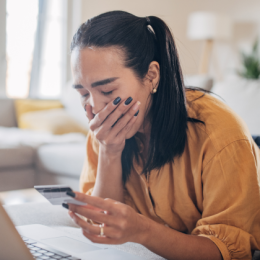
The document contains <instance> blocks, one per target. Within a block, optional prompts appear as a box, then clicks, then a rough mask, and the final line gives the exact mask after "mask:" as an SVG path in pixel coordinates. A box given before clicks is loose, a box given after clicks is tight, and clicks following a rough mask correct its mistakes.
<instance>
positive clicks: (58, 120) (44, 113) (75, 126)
mask: <svg viewBox="0 0 260 260" xmlns="http://www.w3.org/2000/svg"><path fill="white" fill-rule="evenodd" d="M20 122H22V124H23V127H24V128H26V129H31V130H35V131H41V132H49V133H52V134H54V135H63V134H68V133H82V134H84V135H87V132H88V131H87V130H86V129H85V128H84V127H82V126H81V124H79V123H78V122H77V121H76V120H75V119H74V118H73V117H72V116H71V115H70V114H69V113H68V112H67V111H66V110H65V109H64V108H58V109H48V110H41V111H35V112H28V113H24V114H23V115H22V116H21V117H20Z"/></svg>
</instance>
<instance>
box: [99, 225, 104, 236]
mask: <svg viewBox="0 0 260 260" xmlns="http://www.w3.org/2000/svg"><path fill="white" fill-rule="evenodd" d="M99 227H100V236H101V237H102V236H104V223H103V224H100V225H99Z"/></svg>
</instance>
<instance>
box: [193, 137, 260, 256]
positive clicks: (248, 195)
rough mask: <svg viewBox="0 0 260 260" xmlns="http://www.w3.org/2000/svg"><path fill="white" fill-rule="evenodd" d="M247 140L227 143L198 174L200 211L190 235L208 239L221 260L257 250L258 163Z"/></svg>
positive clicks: (259, 222) (259, 233) (259, 221)
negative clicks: (199, 217) (201, 199)
mask: <svg viewBox="0 0 260 260" xmlns="http://www.w3.org/2000/svg"><path fill="white" fill-rule="evenodd" d="M256 149H258V148H256V146H254V145H253V144H252V143H251V142H250V141H248V140H247V139H242V140H238V141H235V142H233V143H230V144H229V145H227V146H226V147H225V148H223V149H222V150H221V151H219V152H218V153H217V154H216V155H215V156H214V157H213V158H212V159H211V160H210V161H209V162H208V163H207V164H206V166H205V167H204V169H203V171H202V184H203V212H202V218H201V219H200V220H199V221H198V222H197V223H196V227H195V229H194V230H193V231H192V233H191V234H192V235H198V236H204V237H207V238H209V239H211V240H212V241H213V242H214V243H215V244H216V246H217V247H218V249H219V250H220V252H221V254H222V257H223V259H224V260H231V259H252V252H253V251H254V250H255V249H257V248H260V190H259V185H260V183H259V174H260V173H259V161H258V159H257V158H259V154H258V156H256V153H258V152H259V150H258V151H256Z"/></svg>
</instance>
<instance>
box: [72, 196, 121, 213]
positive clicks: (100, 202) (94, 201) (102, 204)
mask: <svg viewBox="0 0 260 260" xmlns="http://www.w3.org/2000/svg"><path fill="white" fill-rule="evenodd" d="M73 193H74V194H75V197H74V199H76V200H79V201H81V202H85V203H87V204H90V205H92V206H94V207H96V208H100V209H103V210H105V211H113V210H114V209H115V205H114V203H115V202H116V201H115V200H112V199H103V198H99V197H95V196H89V195H87V194H85V193H81V192H76V191H74V192H73Z"/></svg>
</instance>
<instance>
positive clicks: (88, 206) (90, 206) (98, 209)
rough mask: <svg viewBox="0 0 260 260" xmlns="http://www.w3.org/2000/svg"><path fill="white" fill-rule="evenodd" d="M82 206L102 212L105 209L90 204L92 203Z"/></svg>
mask: <svg viewBox="0 0 260 260" xmlns="http://www.w3.org/2000/svg"><path fill="white" fill-rule="evenodd" d="M82 207H84V208H87V209H92V210H95V211H100V212H103V211H104V210H103V209H100V208H97V207H94V206H92V205H90V204H87V205H82Z"/></svg>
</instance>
